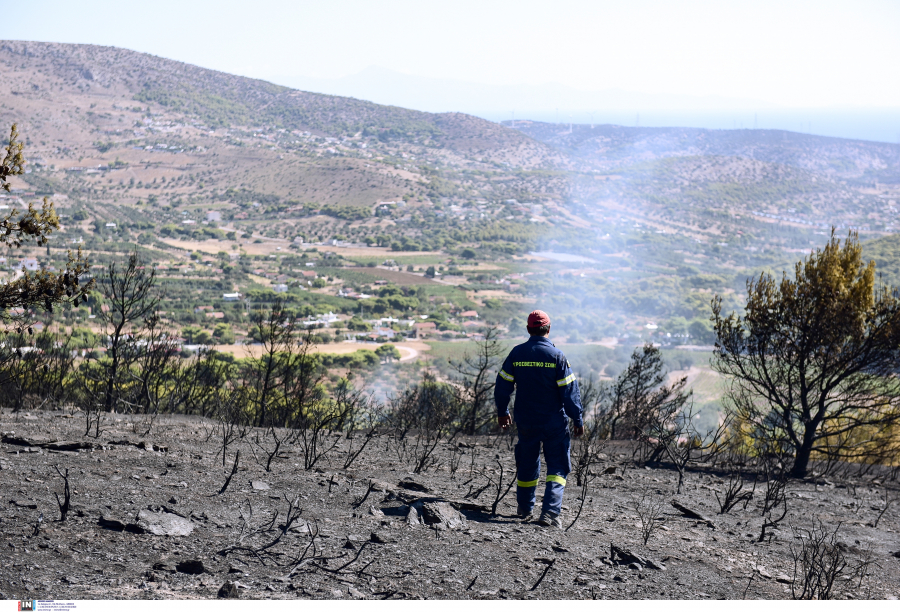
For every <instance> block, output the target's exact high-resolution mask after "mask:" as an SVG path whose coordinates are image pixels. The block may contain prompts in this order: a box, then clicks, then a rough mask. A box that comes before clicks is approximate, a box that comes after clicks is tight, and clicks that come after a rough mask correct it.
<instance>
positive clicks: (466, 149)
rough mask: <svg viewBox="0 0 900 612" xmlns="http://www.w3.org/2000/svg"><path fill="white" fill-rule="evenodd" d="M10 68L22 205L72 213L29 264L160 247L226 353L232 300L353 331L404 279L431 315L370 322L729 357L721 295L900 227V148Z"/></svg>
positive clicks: (39, 61)
mask: <svg viewBox="0 0 900 612" xmlns="http://www.w3.org/2000/svg"><path fill="white" fill-rule="evenodd" d="M0 67H2V70H0V92H3V93H0V126H3V125H5V126H9V125H10V124H12V123H13V122H18V123H19V127H20V133H21V134H22V136H23V138H24V139H25V142H26V156H27V157H28V159H29V161H30V165H29V174H27V175H25V176H23V177H20V178H19V179H17V180H16V182H15V183H14V186H15V187H16V189H17V192H16V193H14V194H13V195H12V197H8V198H3V201H2V202H0V205H14V206H21V203H24V202H25V201H26V200H34V199H36V198H39V197H41V196H43V195H47V196H51V197H52V199H53V200H54V201H55V203H56V205H57V208H58V210H59V211H60V213H61V214H62V216H63V223H64V228H63V230H62V231H61V232H60V233H59V234H57V235H55V236H54V241H53V242H52V243H51V247H52V248H51V249H50V250H49V251H46V252H45V251H38V250H37V249H32V250H30V251H26V252H24V253H15V254H10V256H11V257H21V256H24V255H26V254H27V255H31V256H34V257H37V258H39V261H40V263H41V265H45V266H49V265H55V262H56V263H58V262H59V261H60V260H61V258H62V257H63V256H64V253H65V248H66V247H68V246H72V245H74V244H79V245H81V246H83V247H84V248H86V249H88V250H89V251H90V252H91V256H92V258H93V259H94V260H95V261H96V262H97V263H98V264H103V263H105V262H108V261H112V260H115V259H116V258H120V257H121V254H122V253H124V252H126V251H127V250H129V249H131V248H133V245H134V244H138V245H140V246H141V248H142V249H143V250H142V252H143V253H144V254H145V255H146V257H148V258H150V259H152V260H153V261H154V263H156V264H157V265H158V266H159V267H158V269H159V271H160V275H161V278H164V279H165V280H166V282H167V283H168V285H169V286H170V293H171V294H172V295H173V296H174V295H177V296H178V297H177V299H175V298H173V300H172V301H171V305H172V311H171V312H170V315H169V316H170V317H171V322H172V324H173V325H179V326H181V325H200V326H206V327H208V328H209V330H208V331H210V333H211V331H212V329H213V323H215V321H207V320H206V319H205V318H204V317H203V316H202V315H198V314H197V312H196V311H195V309H196V308H199V307H202V306H206V305H211V306H212V307H215V308H216V309H217V311H218V309H219V308H220V307H221V305H220V304H218V302H216V301H215V300H216V299H220V298H221V295H222V293H223V292H225V291H237V292H241V293H244V294H246V295H253V296H255V297H254V298H253V299H254V300H257V301H261V302H265V301H266V300H267V299H270V298H271V297H272V295H274V294H273V293H272V292H273V291H274V287H276V286H280V285H284V286H285V287H287V288H288V289H289V292H288V294H287V295H288V296H289V297H290V299H291V300H293V301H294V302H296V303H297V304H298V305H302V307H303V308H308V309H309V312H311V313H315V314H324V313H326V312H329V311H331V310H334V311H335V312H339V313H341V316H342V317H347V318H349V315H350V314H351V313H354V312H357V313H358V312H360V310H361V308H360V303H359V301H358V298H352V297H351V298H348V297H346V296H347V295H374V296H375V297H374V298H372V299H377V300H388V301H389V298H390V292H392V291H395V289H394V288H392V287H389V288H387V289H384V288H380V289H379V288H378V286H377V285H376V283H382V282H385V281H387V282H389V283H391V284H395V285H397V287H398V288H399V289H397V290H402V291H403V292H405V295H406V296H407V297H409V296H412V295H415V296H417V297H416V298H415V299H416V300H417V301H418V306H416V307H415V309H414V310H415V313H413V312H412V311H410V309H409V308H406V307H403V308H400V307H396V306H389V305H388V306H386V305H385V304H386V302H380V303H379V304H380V305H379V306H377V308H379V309H380V310H379V311H373V310H372V309H371V308H373V307H375V305H374V303H373V304H371V305H370V303H369V302H365V300H363V302H364V303H363V304H362V309H366V308H369V310H368V312H370V313H372V315H374V314H378V315H379V316H381V315H393V316H395V318H405V317H408V316H412V315H413V314H416V315H418V316H426V317H432V318H433V319H434V320H435V321H437V322H439V323H440V329H439V331H440V332H441V333H440V335H441V337H442V338H446V339H451V338H464V337H471V336H472V334H476V333H477V332H478V327H473V323H474V322H472V321H468V322H467V321H464V320H463V319H462V318H460V317H458V316H457V315H458V313H462V312H467V311H469V310H470V309H472V308H479V309H480V318H479V320H478V323H479V324H483V323H492V324H498V325H501V326H503V327H509V328H510V329H513V330H514V329H515V328H516V325H515V323H514V321H517V320H518V319H517V318H516V317H518V316H520V314H521V312H522V311H523V310H527V309H530V308H532V307H534V306H537V305H540V306H542V307H545V308H547V309H551V310H553V312H554V313H555V315H556V319H555V320H556V321H557V324H556V327H555V329H557V330H559V333H560V334H561V336H562V337H563V338H567V339H568V338H571V341H572V342H581V341H585V340H588V341H594V342H600V341H604V342H606V343H607V345H609V346H614V345H615V344H616V342H617V341H618V342H620V343H623V344H625V345H630V344H631V343H634V342H637V341H641V340H643V339H646V338H648V337H662V338H665V339H666V340H665V342H667V343H669V342H670V343H672V344H677V343H678V342H681V341H680V340H679V341H674V340H671V338H685V339H689V341H687V344H689V345H692V344H696V343H697V342H700V341H703V342H708V341H709V339H710V337H709V329H708V316H709V300H710V298H711V297H712V295H713V294H715V293H718V294H721V295H725V296H726V299H727V300H728V302H727V304H728V306H729V307H735V308H739V307H740V295H741V292H742V291H743V286H744V280H745V279H746V277H747V276H748V275H749V274H754V273H756V272H758V271H760V270H763V269H769V270H774V271H776V272H778V271H780V270H782V269H789V268H790V267H791V266H792V264H793V262H794V261H796V260H797V259H798V258H800V257H802V256H803V254H804V253H807V252H808V251H809V250H810V249H811V248H814V247H816V246H820V245H821V244H823V243H824V241H825V240H826V236H827V234H828V233H829V231H830V228H831V227H836V228H837V229H838V231H839V232H840V233H841V234H845V233H846V232H848V231H850V230H855V231H859V232H860V236H861V238H862V239H863V240H866V239H876V238H879V237H889V236H891V235H892V234H893V233H894V232H895V231H896V230H897V229H898V228H900V224H898V220H897V214H898V208H897V201H898V200H900V170H898V164H900V146H897V145H890V144H883V143H869V142H863V141H850V140H842V139H835V138H824V137H817V136H810V135H802V134H795V133H789V132H780V131H772V130H733V131H732V130H698V129H685V128H626V127H621V126H601V125H598V126H593V127H591V126H587V125H573V126H560V125H552V124H546V123H539V122H530V121H516V123H515V126H514V128H515V129H513V126H511V125H498V124H495V123H491V122H487V121H484V120H481V119H478V118H476V117H471V116H468V115H463V114H459V113H445V114H430V113H423V112H418V111H411V110H406V109H401V108H396V107H389V106H381V105H378V104H373V103H370V102H365V101H361V100H355V99H352V98H342V97H336V96H327V95H320V94H312V93H307V92H302V91H296V90H291V89H288V88H285V87H280V86H276V85H273V84H270V83H266V82H263V81H259V80H254V79H249V78H245V77H239V76H235V75H229V74H224V73H221V72H216V71H212V70H206V69H203V68H199V67H196V66H191V65H188V64H183V63H180V62H175V61H171V60H166V59H162V58H158V57H153V56H150V55H146V54H141V53H136V52H133V51H127V50H123V49H115V48H109V47H96V46H90V45H68V44H54V43H31V42H14V41H8V42H0ZM4 129H6V128H4ZM325 251H327V252H325ZM534 253H539V254H538V255H535V254H534ZM558 254H577V255H579V257H580V259H576V260H571V259H568V260H567V259H565V257H563V258H562V259H560V258H559V257H558ZM10 263H12V261H11V262H10ZM879 265H880V266H881V265H884V266H890V265H891V263H890V261H887V260H885V261H884V262H883V264H882V262H881V261H880V262H879ZM306 266H315V268H316V270H317V272H319V273H318V274H315V275H314V276H319V277H320V278H319V279H316V280H317V282H319V283H324V284H325V285H326V286H324V287H312V286H311V283H312V278H311V277H307V276H304V275H303V274H302V272H304V271H305V272H308V273H309V272H311V271H310V270H309V269H307V268H306ZM372 266H375V268H373V267H372ZM429 268H431V269H432V270H433V273H434V274H435V279H434V280H431V279H430V278H429V279H426V278H425V277H424V274H425V273H426V271H428V270H429ZM10 273H12V270H10ZM2 275H3V274H0V276H2ZM304 289H305V290H304ZM379 292H387V294H386V295H380V293H379ZM396 303H397V304H399V303H400V302H396ZM404 304H406V302H404ZM404 308H405V310H404ZM227 317H228V319H227V320H225V321H224V323H227V324H230V325H232V326H233V327H234V329H235V331H236V332H237V333H238V336H239V338H240V337H241V334H243V333H247V330H246V329H245V328H244V326H245V323H246V322H245V321H242V320H241V319H240V318H239V317H237V316H235V315H233V314H232V313H228V314H227ZM464 324H466V325H468V327H464ZM647 325H652V326H655V327H651V328H648V327H647ZM648 329H656V330H657V331H655V332H652V333H650V332H648ZM614 339H617V340H614ZM701 343H702V342H701ZM626 348H627V346H626ZM620 357H621V355H618V356H617V357H616V358H617V359H618V358H620ZM595 365H596V367H594V366H592V369H593V370H594V371H597V372H599V371H603V370H604V363H599V362H598V363H597V364H595Z"/></svg>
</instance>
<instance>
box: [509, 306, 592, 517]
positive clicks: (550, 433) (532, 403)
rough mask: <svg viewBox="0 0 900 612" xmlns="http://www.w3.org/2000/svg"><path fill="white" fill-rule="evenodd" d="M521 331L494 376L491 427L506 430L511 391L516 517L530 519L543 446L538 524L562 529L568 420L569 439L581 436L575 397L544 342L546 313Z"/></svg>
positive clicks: (559, 360)
mask: <svg viewBox="0 0 900 612" xmlns="http://www.w3.org/2000/svg"><path fill="white" fill-rule="evenodd" d="M526 327H527V329H528V334H529V335H530V338H529V339H528V341H527V342H525V343H524V344H520V345H518V346H516V347H515V348H513V350H512V351H510V353H509V356H508V357H507V358H506V361H504V362H503V368H502V369H501V370H500V373H499V374H498V375H497V385H496V387H495V388H494V401H495V403H496V404H497V423H498V425H500V427H501V428H503V429H504V430H505V429H507V428H508V427H509V426H510V424H511V422H512V419H511V418H510V415H509V399H510V396H511V395H512V392H513V388H516V402H515V408H514V415H515V421H516V427H517V429H518V431H519V440H518V442H516V473H517V479H518V481H517V483H516V484H517V487H516V498H517V502H518V515H519V518H522V519H524V520H530V519H531V517H532V512H533V510H534V503H535V492H536V490H537V485H538V480H539V478H540V475H541V446H542V445H543V447H544V460H545V461H546V462H547V481H546V483H547V484H546V488H545V489H544V502H543V506H542V509H541V515H540V518H539V519H538V523H539V524H540V525H543V526H545V527H562V521H561V519H560V513H561V512H562V500H563V492H564V491H565V487H566V476H568V475H569V470H570V469H571V462H570V459H569V419H572V433H573V434H574V435H575V437H579V436H581V435H582V434H583V433H584V424H583V422H582V419H581V412H582V408H581V394H580V393H579V391H578V381H576V380H575V375H574V374H573V373H572V368H571V367H570V366H569V362H568V361H567V360H566V356H565V355H563V352H562V351H561V350H559V349H558V348H556V347H555V346H554V345H553V343H552V342H550V339H549V338H548V336H549V334H550V317H549V316H548V315H547V313H546V312H544V311H542V310H535V311H534V312H532V313H531V314H530V315H528V322H527V324H526Z"/></svg>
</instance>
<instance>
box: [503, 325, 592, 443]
mask: <svg viewBox="0 0 900 612" xmlns="http://www.w3.org/2000/svg"><path fill="white" fill-rule="evenodd" d="M514 387H515V388H516V404H515V412H514V418H515V421H516V425H517V426H518V427H519V429H520V430H522V429H535V428H540V429H543V428H548V429H549V428H553V427H555V426H557V425H563V426H565V425H567V422H566V416H568V417H569V418H570V419H572V421H573V422H574V424H575V426H576V427H581V426H582V420H581V411H582V408H581V394H580V393H579V391H578V381H577V380H575V374H573V373H572V368H571V367H569V362H568V360H566V356H565V355H563V352H562V351H561V350H559V349H558V348H556V347H555V346H553V343H552V342H550V340H549V339H548V338H546V337H545V336H531V337H530V338H529V339H528V342H525V343H524V344H520V345H518V346H516V347H514V348H513V350H512V351H510V353H509V356H508V357H507V358H506V361H504V362H503V368H502V369H501V370H500V373H499V374H498V375H497V386H496V387H494V402H495V403H496V404H497V415H498V416H503V415H505V414H509V398H510V395H512V392H513V388H514Z"/></svg>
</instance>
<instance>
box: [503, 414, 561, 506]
mask: <svg viewBox="0 0 900 612" xmlns="http://www.w3.org/2000/svg"><path fill="white" fill-rule="evenodd" d="M542 444H543V446H544V460H545V461H546V462H547V485H546V489H544V504H543V508H542V509H543V511H544V512H550V513H551V514H554V515H558V514H559V513H560V512H561V511H562V500H563V492H564V491H565V488H566V476H568V475H569V471H570V470H571V467H572V465H571V462H570V459H569V430H568V427H562V428H561V429H557V430H551V431H543V430H537V431H529V430H525V431H523V430H522V429H521V428H520V429H519V441H518V442H516V472H517V477H518V482H517V483H516V484H517V487H516V499H517V501H518V503H519V510H520V511H524V512H526V513H527V512H531V511H532V509H533V508H534V501H535V492H536V490H537V484H538V479H539V478H540V475H541V445H542Z"/></svg>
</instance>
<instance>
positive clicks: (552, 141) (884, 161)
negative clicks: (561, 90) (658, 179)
mask: <svg viewBox="0 0 900 612" xmlns="http://www.w3.org/2000/svg"><path fill="white" fill-rule="evenodd" d="M504 123H505V124H506V125H510V126H511V125H512V123H511V122H504ZM515 128H516V129H517V130H519V131H521V132H522V133H524V134H527V135H529V136H531V137H532V138H534V139H536V140H539V141H541V142H543V143H546V144H548V145H550V146H553V147H554V148H557V149H559V150H561V151H563V152H565V153H566V154H568V155H571V156H572V157H576V158H578V159H579V160H581V161H582V162H583V163H587V164H590V165H592V166H594V167H598V168H605V169H611V168H617V167H621V166H624V165H628V164H633V163H636V162H641V161H648V160H651V159H659V158H663V157H685V156H728V157H741V158H746V159H753V160H757V161H762V162H768V163H776V164H785V165H788V166H793V167H796V168H802V169H804V170H810V171H814V172H817V173H821V174H823V175H825V176H829V177H835V178H840V179H846V180H853V181H855V182H869V183H871V182H874V181H880V182H888V183H898V182H900V145H896V144H888V143H880V142H869V141H865V140H848V139H843V138H830V137H827V136H814V135H810V134H798V133H796V132H786V131H783V130H708V129H698V128H649V127H645V128H642V127H624V126H619V125H595V126H593V127H591V126H588V125H573V126H571V129H570V127H569V125H568V124H566V125H559V124H552V123H540V122H535V121H516V122H515Z"/></svg>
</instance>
